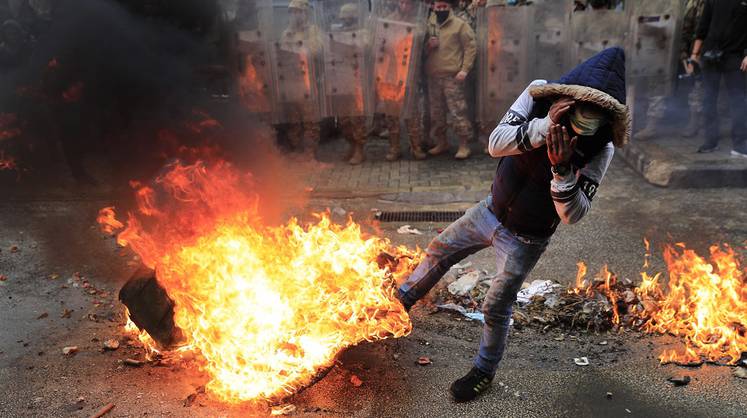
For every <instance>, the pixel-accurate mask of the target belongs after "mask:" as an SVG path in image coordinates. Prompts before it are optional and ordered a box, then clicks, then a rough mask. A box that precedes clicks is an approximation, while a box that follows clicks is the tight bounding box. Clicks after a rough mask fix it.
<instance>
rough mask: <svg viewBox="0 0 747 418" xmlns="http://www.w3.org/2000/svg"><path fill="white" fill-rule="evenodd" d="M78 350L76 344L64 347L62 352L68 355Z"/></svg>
mask: <svg viewBox="0 0 747 418" xmlns="http://www.w3.org/2000/svg"><path fill="white" fill-rule="evenodd" d="M77 352H78V346H75V345H73V346H70V347H65V348H63V349H62V354H64V355H66V356H70V355H73V354H75V353H77Z"/></svg>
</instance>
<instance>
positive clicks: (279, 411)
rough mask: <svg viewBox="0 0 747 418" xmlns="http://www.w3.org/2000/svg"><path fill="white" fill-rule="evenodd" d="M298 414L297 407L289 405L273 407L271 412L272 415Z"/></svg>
mask: <svg viewBox="0 0 747 418" xmlns="http://www.w3.org/2000/svg"><path fill="white" fill-rule="evenodd" d="M294 412H296V405H293V404H292V403H287V404H284V405H278V406H273V407H272V409H271V410H270V415H290V414H292V413H294Z"/></svg>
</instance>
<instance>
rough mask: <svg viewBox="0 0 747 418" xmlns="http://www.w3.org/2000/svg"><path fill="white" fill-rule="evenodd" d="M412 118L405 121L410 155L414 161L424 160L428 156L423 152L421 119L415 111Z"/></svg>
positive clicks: (420, 115)
mask: <svg viewBox="0 0 747 418" xmlns="http://www.w3.org/2000/svg"><path fill="white" fill-rule="evenodd" d="M413 112H414V114H413V116H412V117H410V118H407V119H405V126H406V127H407V136H409V138H410V154H411V155H412V158H414V159H416V160H425V159H426V158H427V157H428V155H427V154H426V153H425V152H423V117H422V114H421V113H420V111H419V110H418V109H415V110H414V111H413Z"/></svg>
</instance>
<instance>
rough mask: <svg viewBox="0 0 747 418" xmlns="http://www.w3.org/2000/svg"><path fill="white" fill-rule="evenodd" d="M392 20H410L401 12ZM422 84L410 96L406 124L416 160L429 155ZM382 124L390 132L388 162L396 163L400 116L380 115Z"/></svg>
mask: <svg viewBox="0 0 747 418" xmlns="http://www.w3.org/2000/svg"><path fill="white" fill-rule="evenodd" d="M387 17H388V18H389V19H391V20H396V21H399V20H408V19H407V16H406V15H405V14H404V13H403V12H402V11H400V10H395V11H393V12H392V14H390V15H389V16H387ZM420 84H421V82H420V80H418V81H417V82H416V83H415V86H414V89H415V91H414V92H413V93H414V94H411V95H410V100H411V103H410V105H409V106H407V108H408V110H409V114H407V115H405V117H404V122H405V128H406V130H407V136H408V139H409V141H410V154H411V155H412V156H413V158H415V159H416V160H423V159H425V158H426V157H427V155H426V154H425V153H424V152H423V149H422V146H423V145H422V144H423V109H424V108H426V107H425V106H422V105H423V100H424V96H425V94H424V93H425V92H423V94H420V93H421V92H420V90H421V86H420ZM376 119H377V120H379V121H380V122H381V123H382V126H383V128H384V129H386V130H387V131H389V151H388V152H387V154H386V160H387V161H396V160H398V159H399V157H400V154H401V150H400V148H401V138H402V130H401V127H400V116H399V115H397V116H393V115H385V114H380V115H377V117H376Z"/></svg>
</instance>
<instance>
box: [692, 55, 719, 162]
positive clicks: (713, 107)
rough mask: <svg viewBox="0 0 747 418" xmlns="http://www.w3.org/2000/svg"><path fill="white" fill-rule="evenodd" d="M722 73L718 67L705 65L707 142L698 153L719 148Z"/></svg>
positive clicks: (705, 125)
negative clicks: (719, 92)
mask: <svg viewBox="0 0 747 418" xmlns="http://www.w3.org/2000/svg"><path fill="white" fill-rule="evenodd" d="M720 84H721V71H720V68H719V67H718V66H716V65H712V64H711V65H709V64H705V65H703V92H704V95H703V118H704V128H705V141H704V142H703V145H701V147H700V148H699V149H698V152H711V151H713V150H715V149H716V147H717V146H718V137H719V126H718V90H719V85H720Z"/></svg>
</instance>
